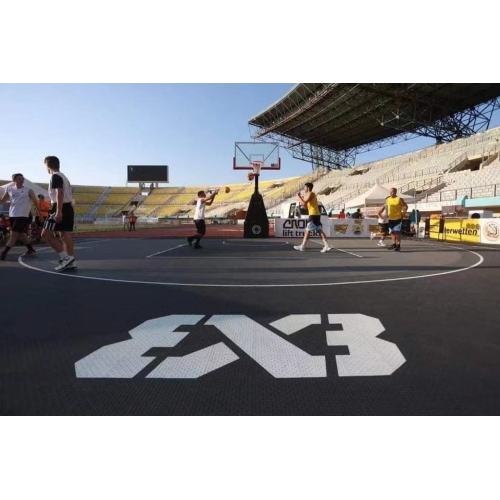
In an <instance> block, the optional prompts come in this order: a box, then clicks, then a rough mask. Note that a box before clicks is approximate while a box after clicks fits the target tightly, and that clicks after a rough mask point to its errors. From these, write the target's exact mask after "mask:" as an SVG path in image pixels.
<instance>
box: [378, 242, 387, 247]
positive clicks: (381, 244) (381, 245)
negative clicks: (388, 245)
mask: <svg viewBox="0 0 500 500" xmlns="http://www.w3.org/2000/svg"><path fill="white" fill-rule="evenodd" d="M377 246H378V247H385V243H384V242H383V241H382V240H381V241H379V242H378V243H377Z"/></svg>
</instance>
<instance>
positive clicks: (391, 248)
mask: <svg viewBox="0 0 500 500" xmlns="http://www.w3.org/2000/svg"><path fill="white" fill-rule="evenodd" d="M395 248H396V245H394V244H392V245H391V246H389V247H387V250H394V249H395Z"/></svg>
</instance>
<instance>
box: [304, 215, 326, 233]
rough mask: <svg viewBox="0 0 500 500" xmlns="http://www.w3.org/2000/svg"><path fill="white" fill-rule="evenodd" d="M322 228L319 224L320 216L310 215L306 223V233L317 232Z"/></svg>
mask: <svg viewBox="0 0 500 500" xmlns="http://www.w3.org/2000/svg"><path fill="white" fill-rule="evenodd" d="M322 227H323V226H322V224H321V215H310V216H309V219H308V221H307V230H308V231H318V230H319V229H321V228H322Z"/></svg>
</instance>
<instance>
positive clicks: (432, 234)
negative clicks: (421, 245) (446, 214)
mask: <svg viewBox="0 0 500 500" xmlns="http://www.w3.org/2000/svg"><path fill="white" fill-rule="evenodd" d="M429 238H432V239H434V240H439V239H441V238H440V234H439V217H437V218H436V217H431V219H430V221H429Z"/></svg>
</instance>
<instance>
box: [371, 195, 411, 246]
mask: <svg viewBox="0 0 500 500" xmlns="http://www.w3.org/2000/svg"><path fill="white" fill-rule="evenodd" d="M397 192H398V190H397V189H396V188H392V189H391V194H390V196H388V197H387V198H386V199H385V205H384V206H383V207H382V208H381V209H380V210H379V212H378V216H379V217H382V213H383V212H384V210H385V212H386V214H387V218H388V219H389V229H390V231H391V238H392V245H391V246H390V247H387V249H388V250H394V251H396V252H399V251H400V250H401V225H402V222H403V216H404V214H405V213H406V211H407V210H408V205H407V204H406V202H405V201H404V200H403V198H400V197H399V196H398V195H397Z"/></svg>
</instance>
